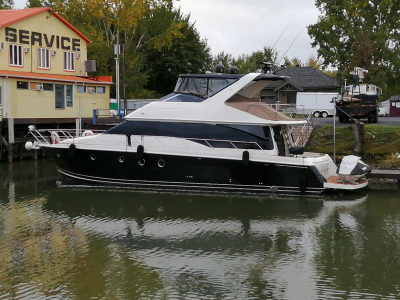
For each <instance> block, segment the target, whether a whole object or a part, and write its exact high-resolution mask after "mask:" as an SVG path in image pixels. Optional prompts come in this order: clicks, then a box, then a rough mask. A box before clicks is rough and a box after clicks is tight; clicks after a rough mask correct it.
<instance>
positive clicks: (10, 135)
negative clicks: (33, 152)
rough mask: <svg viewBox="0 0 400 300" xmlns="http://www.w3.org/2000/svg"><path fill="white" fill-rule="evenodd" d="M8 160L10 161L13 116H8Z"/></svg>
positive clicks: (12, 140) (11, 155)
mask: <svg viewBox="0 0 400 300" xmlns="http://www.w3.org/2000/svg"><path fill="white" fill-rule="evenodd" d="M7 123H8V162H9V163H12V159H13V144H14V118H8V119H7Z"/></svg>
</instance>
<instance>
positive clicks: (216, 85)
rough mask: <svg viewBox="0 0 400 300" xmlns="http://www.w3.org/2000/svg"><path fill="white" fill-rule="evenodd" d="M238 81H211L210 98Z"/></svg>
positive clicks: (209, 84) (209, 85)
mask: <svg viewBox="0 0 400 300" xmlns="http://www.w3.org/2000/svg"><path fill="white" fill-rule="evenodd" d="M236 80H237V79H210V80H209V82H208V97H211V96H213V95H214V94H216V93H218V92H219V91H221V90H223V89H224V88H226V87H227V86H228V85H231V84H232V83H234V82H235V81H236Z"/></svg>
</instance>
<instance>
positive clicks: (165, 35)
mask: <svg viewBox="0 0 400 300" xmlns="http://www.w3.org/2000/svg"><path fill="white" fill-rule="evenodd" d="M52 2H53V4H52V7H53V8H55V9H56V10H57V12H59V13H60V14H61V15H62V16H64V17H65V18H66V19H67V20H68V21H69V22H71V23H72V24H74V26H76V27H77V28H78V29H79V30H80V31H81V32H82V33H84V34H85V35H86V36H87V37H88V38H89V39H90V40H91V41H92V43H91V44H90V45H89V46H88V56H89V57H90V58H91V59H95V60H96V62H97V73H96V74H95V75H110V74H115V60H114V58H115V56H114V54H113V53H114V50H113V48H114V43H115V42H116V40H117V36H118V38H119V41H120V45H121V56H120V62H121V63H120V78H121V81H123V78H125V79H126V80H125V84H123V83H122V82H121V91H120V94H121V96H123V95H124V94H125V95H127V97H134V98H148V97H151V94H152V93H151V91H148V90H146V89H145V87H144V86H145V85H146V83H147V80H148V74H147V70H145V69H144V67H145V63H146V58H147V56H148V55H149V53H150V52H151V51H152V50H153V49H157V50H161V49H162V48H163V47H165V46H168V47H169V46H171V44H172V40H174V39H175V38H177V37H180V36H181V32H180V29H181V28H182V27H183V24H182V23H180V22H176V21H174V19H171V18H170V17H169V14H170V12H171V11H172V10H173V6H172V0H138V1H135V2H132V1H131V0H69V1H63V0H52ZM114 82H115V81H114ZM124 91H125V93H124ZM111 95H112V96H114V95H115V86H114V89H113V90H112V93H111ZM122 98H123V97H121V99H122Z"/></svg>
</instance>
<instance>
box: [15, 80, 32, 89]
mask: <svg viewBox="0 0 400 300" xmlns="http://www.w3.org/2000/svg"><path fill="white" fill-rule="evenodd" d="M17 89H19V90H29V82H28V81H17Z"/></svg>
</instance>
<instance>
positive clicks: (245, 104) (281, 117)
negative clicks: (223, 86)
mask: <svg viewBox="0 0 400 300" xmlns="http://www.w3.org/2000/svg"><path fill="white" fill-rule="evenodd" d="M225 104H226V105H228V106H231V107H234V108H236V109H240V110H241V111H245V112H247V113H249V114H252V115H253V116H256V117H259V118H262V119H266V120H271V121H290V122H293V121H299V119H293V118H291V117H288V116H286V115H285V114H283V113H281V112H278V111H277V110H275V109H273V108H272V107H271V106H270V105H268V104H266V103H264V102H260V101H255V100H253V99H250V98H247V97H244V96H241V95H239V94H236V95H234V96H233V97H232V98H230V99H229V100H228V101H226V102H225ZM301 123H305V122H304V121H303V122H301Z"/></svg>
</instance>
